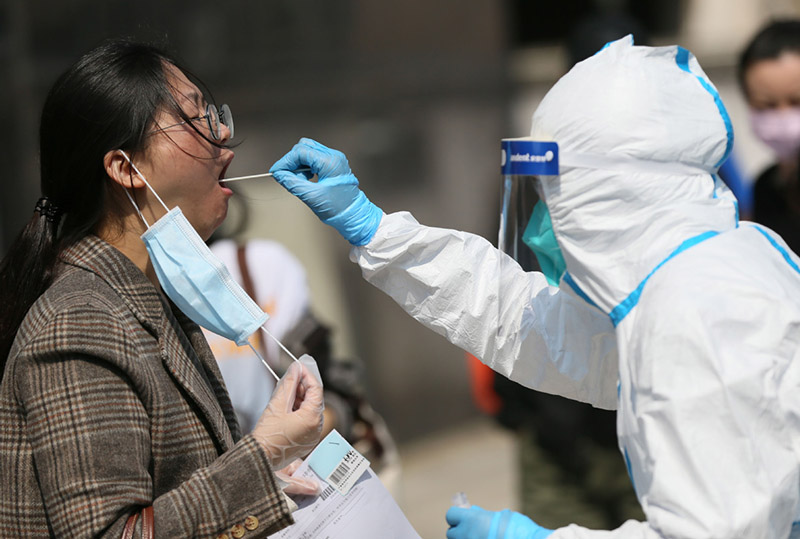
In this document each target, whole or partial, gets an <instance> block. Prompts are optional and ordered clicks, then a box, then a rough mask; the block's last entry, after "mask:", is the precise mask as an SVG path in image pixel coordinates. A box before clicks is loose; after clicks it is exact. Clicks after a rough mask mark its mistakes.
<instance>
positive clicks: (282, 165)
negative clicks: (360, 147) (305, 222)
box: [269, 138, 383, 245]
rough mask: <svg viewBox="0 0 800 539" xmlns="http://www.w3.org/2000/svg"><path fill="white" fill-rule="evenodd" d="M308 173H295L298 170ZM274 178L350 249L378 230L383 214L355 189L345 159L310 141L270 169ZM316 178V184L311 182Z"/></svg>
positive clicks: (355, 182) (355, 184)
mask: <svg viewBox="0 0 800 539" xmlns="http://www.w3.org/2000/svg"><path fill="white" fill-rule="evenodd" d="M304 167H307V168H310V169H311V171H310V172H295V171H297V170H298V169H300V168H304ZM269 171H270V172H271V173H272V175H273V177H274V178H275V179H276V180H277V181H278V183H280V184H281V185H282V186H283V187H285V188H286V190H288V191H289V192H290V193H292V194H293V195H294V196H296V197H297V198H299V199H300V200H302V201H303V202H305V203H306V205H307V206H308V207H309V208H311V209H312V210H313V211H314V213H316V214H317V217H319V218H320V219H321V220H322V222H323V223H325V224H327V225H331V226H332V227H333V228H335V229H336V230H338V231H339V233H340V234H341V235H342V236H344V239H346V240H347V241H349V242H350V243H352V244H353V245H366V244H367V243H369V241H370V240H371V239H372V236H374V235H375V231H376V230H378V225H379V224H380V223H381V218H382V217H383V211H381V209H380V208H378V207H377V206H376V205H375V204H373V203H372V202H370V201H369V199H368V198H367V196H366V195H365V194H364V193H363V192H362V191H361V189H359V188H358V179H356V177H355V176H354V175H353V173H352V172H351V171H350V165H349V164H348V163H347V157H345V155H344V154H343V153H342V152H340V151H338V150H332V149H331V148H327V147H325V146H323V145H322V144H320V143H319V142H316V141H314V140H311V139H309V138H301V139H300V142H298V143H297V144H295V145H294V148H292V149H291V151H290V152H289V153H287V154H286V155H284V156H283V157H281V158H280V159H279V160H278V161H277V162H276V163H275V164H274V165H272V168H270V169H269ZM314 174H316V175H317V177H318V178H319V180H318V181H317V182H312V181H311V178H312V177H313V176H314Z"/></svg>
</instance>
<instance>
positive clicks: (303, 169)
mask: <svg viewBox="0 0 800 539" xmlns="http://www.w3.org/2000/svg"><path fill="white" fill-rule="evenodd" d="M310 170H311V169H310V168H309V167H302V168H298V169H297V170H296V171H295V172H308V171H310ZM270 176H272V172H265V173H264V174H251V175H249V176H237V177H236V178H222V179H221V180H220V181H219V183H225V182H238V181H240V180H252V179H255V178H267V177H270Z"/></svg>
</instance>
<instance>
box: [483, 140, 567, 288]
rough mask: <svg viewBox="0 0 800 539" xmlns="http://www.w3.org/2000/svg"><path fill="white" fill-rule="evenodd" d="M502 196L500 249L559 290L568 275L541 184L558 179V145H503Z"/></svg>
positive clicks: (519, 142)
mask: <svg viewBox="0 0 800 539" xmlns="http://www.w3.org/2000/svg"><path fill="white" fill-rule="evenodd" d="M500 169H501V174H502V178H503V193H502V202H501V207H500V233H499V237H498V241H497V246H498V248H499V249H500V250H501V251H503V252H504V253H506V254H508V255H509V256H511V257H512V258H513V259H514V260H516V261H517V262H518V263H519V265H520V266H521V267H522V269H524V270H525V271H541V272H542V273H544V275H545V277H547V280H548V282H549V283H550V284H551V285H554V286H557V285H558V282H559V281H560V279H561V277H562V275H563V274H564V272H565V271H566V264H565V263H564V257H563V255H562V254H561V249H560V248H559V246H558V243H557V242H556V238H555V234H554V233H553V227H552V224H551V222H550V213H549V212H548V211H547V206H546V205H545V203H544V201H543V200H542V189H541V185H542V182H547V181H548V180H549V179H551V178H550V177H553V176H558V174H559V169H558V144H556V143H555V142H542V141H536V140H532V139H530V138H513V139H503V140H502V141H501V161H500Z"/></svg>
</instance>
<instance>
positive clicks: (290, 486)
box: [275, 459, 322, 496]
mask: <svg viewBox="0 0 800 539" xmlns="http://www.w3.org/2000/svg"><path fill="white" fill-rule="evenodd" d="M301 464H303V461H302V460H301V459H295V460H294V461H293V462H292V463H291V464H289V465H288V466H287V467H285V468H283V469H281V470H278V471H277V472H275V476H276V477H277V478H278V483H279V484H280V486H281V490H283V491H284V492H285V493H286V494H290V495H291V494H305V495H309V496H317V495H319V494H320V493H321V492H322V485H320V484H319V482H318V481H316V480H315V479H309V478H305V477H292V475H293V474H294V472H296V471H297V469H298V468H299V467H300V465H301Z"/></svg>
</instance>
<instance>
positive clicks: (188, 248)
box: [120, 150, 269, 346]
mask: <svg viewBox="0 0 800 539" xmlns="http://www.w3.org/2000/svg"><path fill="white" fill-rule="evenodd" d="M120 151H122V150H120ZM122 155H124V156H125V159H127V160H128V162H129V163H130V164H131V166H132V167H133V169H134V171H136V175H137V176H139V178H141V180H142V181H143V182H144V183H145V185H147V187H148V189H150V191H151V192H152V193H153V194H154V195H155V196H156V198H157V199H158V201H159V202H160V203H161V205H162V206H164V209H165V210H166V211H167V214H166V215H164V216H163V217H162V218H161V219H159V220H158V221H156V222H155V223H154V224H153V226H150V224H149V223H148V222H147V220H146V219H145V218H144V216H143V215H142V213H141V211H139V207H138V206H137V205H136V202H135V201H134V200H133V198H132V197H131V196H130V194H128V192H127V191H126V194H128V198H129V199H130V201H131V203H132V204H133V206H134V208H136V211H137V212H138V213H139V217H141V218H142V221H144V224H145V225H146V226H147V231H146V232H145V233H144V234H142V240H143V241H144V244H145V247H147V252H148V253H149V254H150V261H151V263H152V264H153V268H154V269H155V272H156V276H157V277H158V282H159V283H161V288H162V289H163V290H164V293H166V294H167V296H168V297H169V299H171V300H172V301H173V303H175V305H177V306H178V308H179V309H180V310H181V311H182V312H183V313H184V314H185V315H186V316H188V317H189V318H190V319H191V320H193V321H194V322H195V323H196V324H198V325H200V326H202V327H204V328H206V329H207V330H209V331H212V332H214V333H216V334H218V335H221V336H222V337H225V338H227V339H230V340H232V341H234V342H235V343H236V344H238V345H239V346H242V345H245V344H249V343H248V340H247V339H248V338H249V337H250V335H252V334H253V333H254V332H255V331H256V330H257V329H258V328H259V327H261V326H262V325H263V324H264V322H266V321H267V320H268V319H269V315H268V314H267V313H265V312H264V311H262V310H261V309H260V308H259V307H258V305H257V304H256V303H255V302H254V301H253V300H252V299H251V298H250V296H248V295H247V293H246V292H245V291H244V290H243V289H242V287H241V286H240V285H239V283H237V282H236V281H235V280H234V279H233V277H232V276H231V274H230V272H229V271H228V268H227V267H226V266H225V264H223V263H222V262H221V261H220V260H219V259H218V258H217V257H216V256H215V255H214V253H212V252H211V249H209V248H208V246H207V245H206V244H205V242H204V241H203V240H202V238H201V237H200V235H199V234H198V233H197V231H196V230H195V229H194V227H193V226H192V225H191V224H190V223H189V221H188V220H187V219H186V217H185V216H184V215H183V212H182V211H181V209H180V208H179V207H177V206H176V207H174V208H172V209H171V210H170V209H169V208H167V206H166V204H164V202H163V201H162V200H161V198H160V197H159V196H158V194H157V193H156V192H155V190H153V188H152V187H151V186H150V184H149V183H148V181H147V180H146V179H145V177H144V176H143V175H142V174H141V173H140V172H139V169H137V168H136V165H134V164H133V162H132V161H131V160H130V159H129V158H128V156H127V155H126V154H125V152H122Z"/></svg>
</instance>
